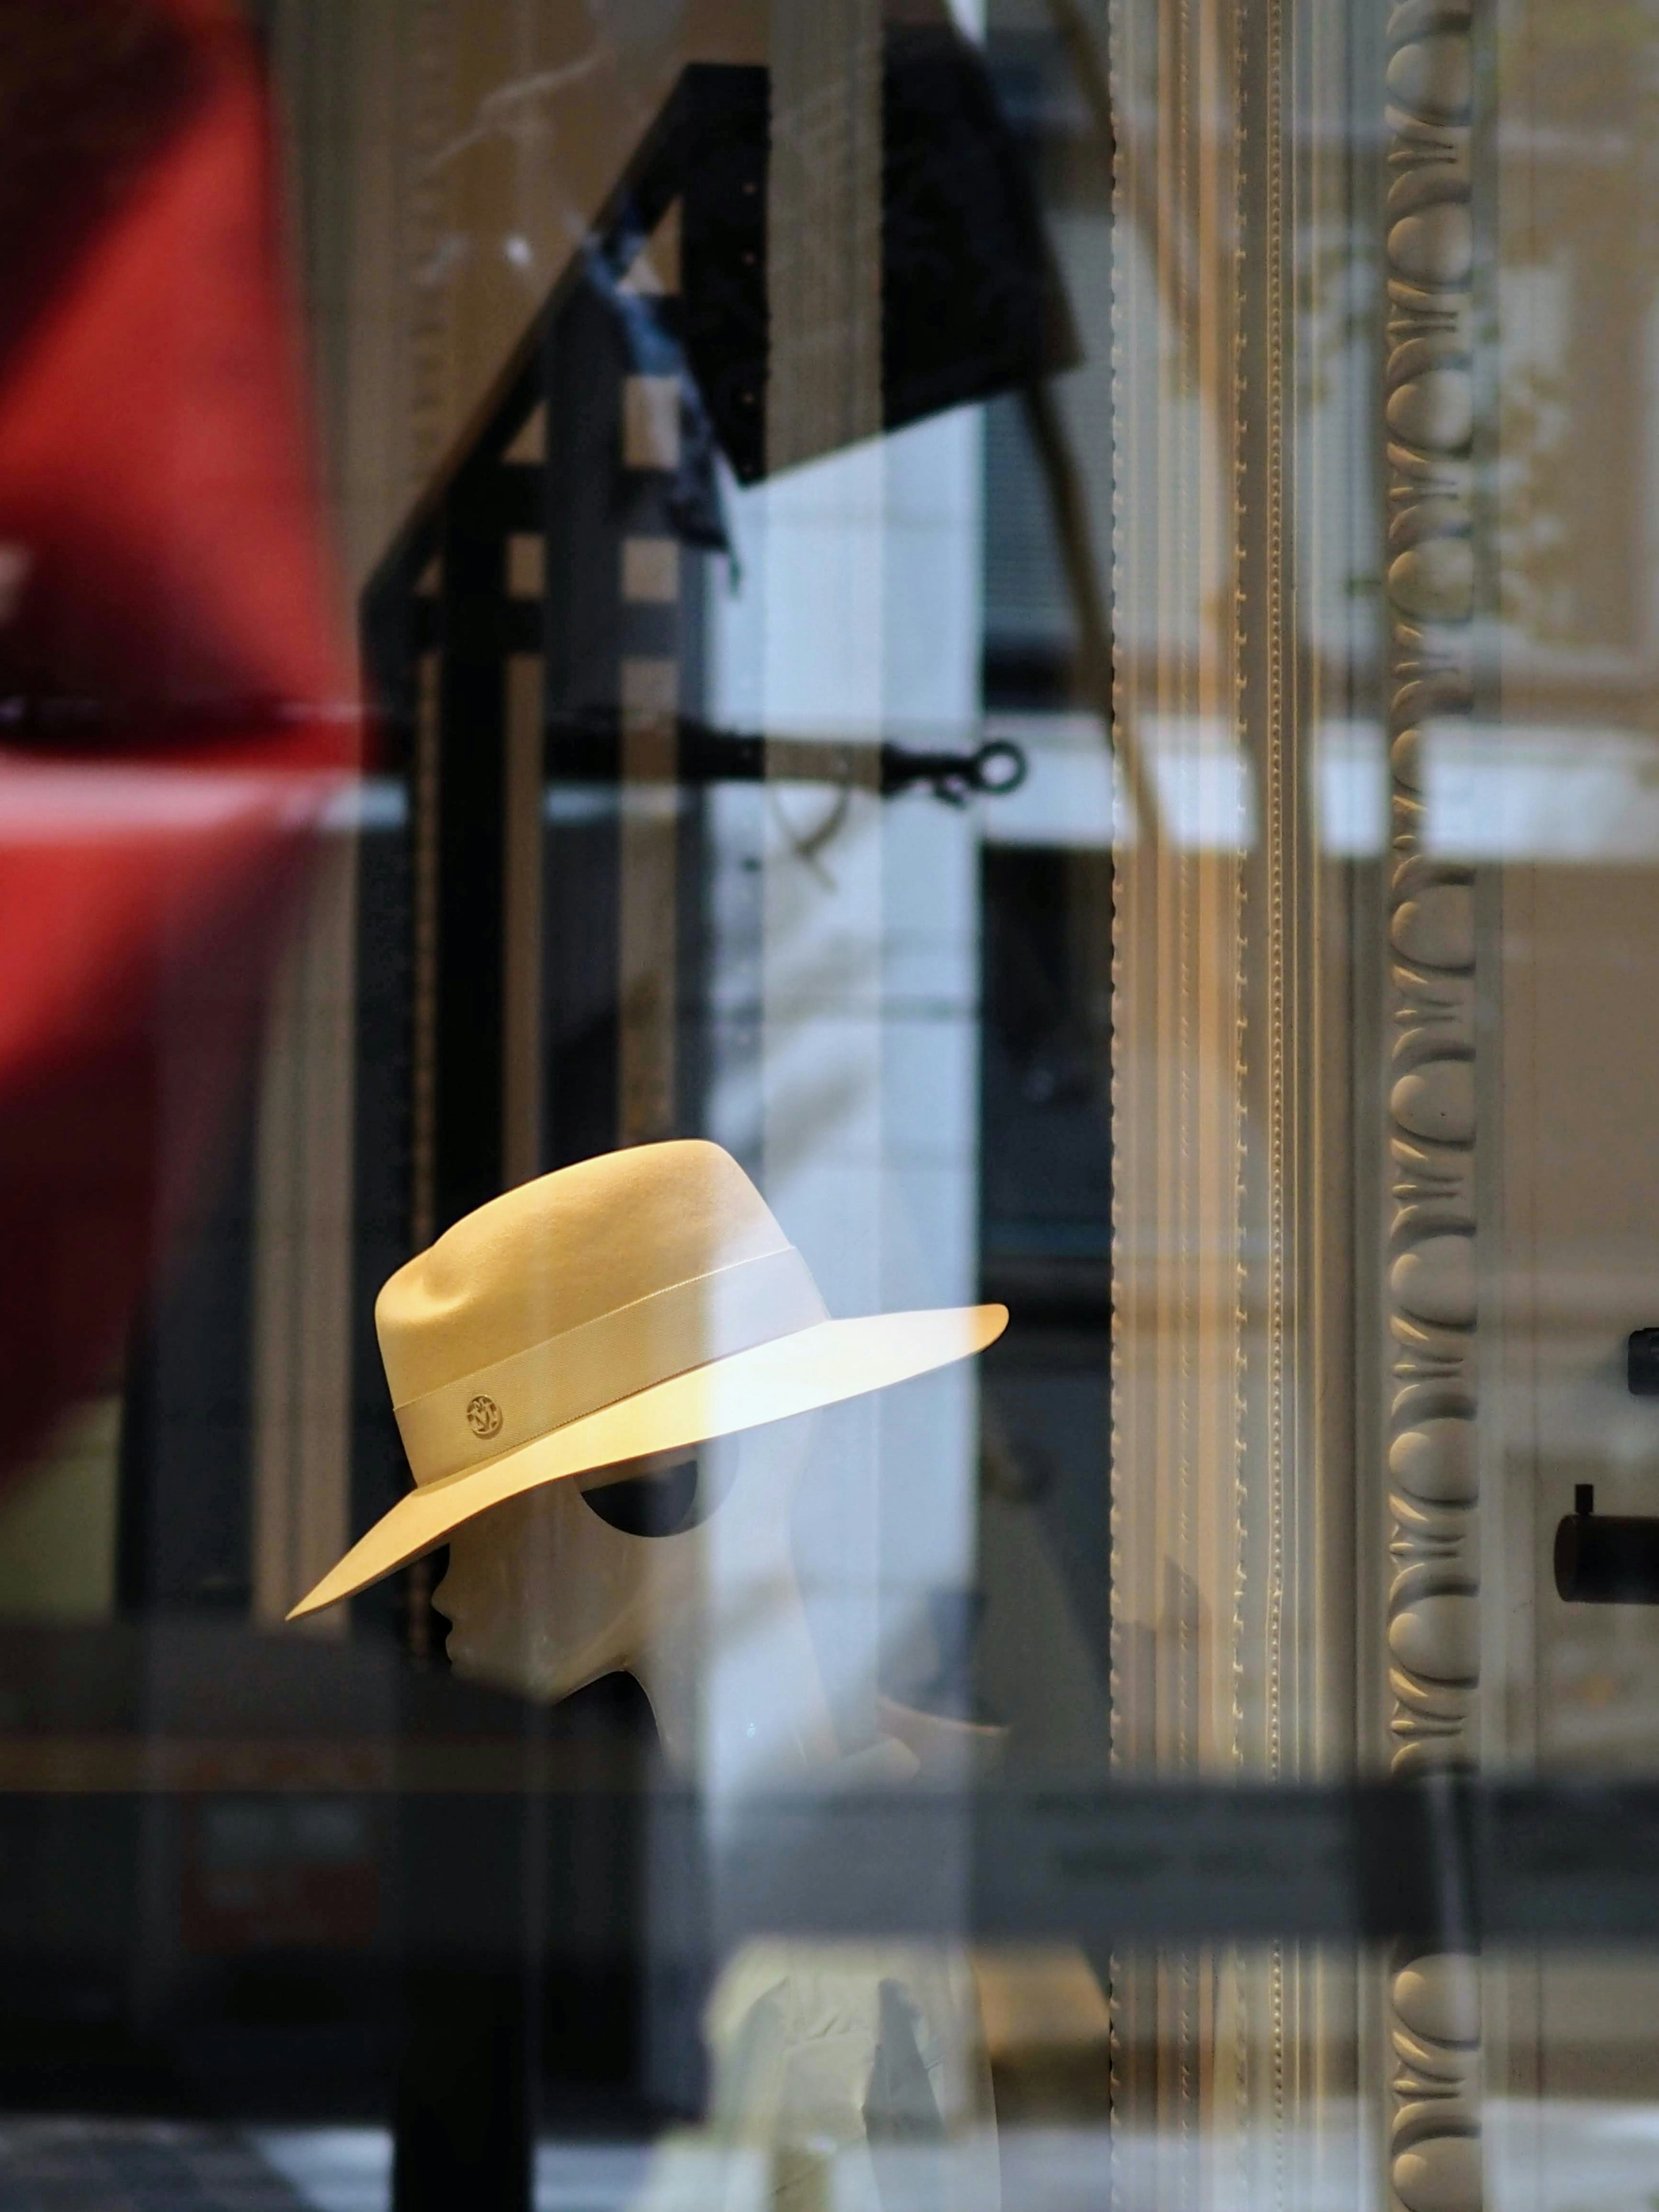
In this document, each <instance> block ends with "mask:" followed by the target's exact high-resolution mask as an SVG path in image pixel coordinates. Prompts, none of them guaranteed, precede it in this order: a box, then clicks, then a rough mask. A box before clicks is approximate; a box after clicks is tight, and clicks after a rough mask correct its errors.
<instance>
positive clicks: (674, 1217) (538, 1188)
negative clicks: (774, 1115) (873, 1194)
mask: <svg viewBox="0 0 1659 2212" xmlns="http://www.w3.org/2000/svg"><path fill="white" fill-rule="evenodd" d="M789 1249H790V1246H789V1240H788V1238H787V1237H785V1235H784V1233H783V1231H781V1229H780V1228H779V1226H778V1225H777V1223H776V1221H775V1219H774V1218H773V1216H772V1212H771V1210H770V1208H769V1206H767V1204H766V1201H765V1200H764V1199H763V1198H762V1196H761V1194H760V1193H759V1192H758V1191H757V1189H756V1188H755V1186H754V1184H753V1183H752V1182H750V1180H749V1177H748V1176H746V1175H745V1174H744V1171H743V1170H742V1169H741V1168H740V1167H739V1166H738V1163H737V1162H736V1161H735V1160H734V1159H733V1158H732V1156H731V1154H730V1153H729V1152H726V1151H724V1150H722V1148H721V1147H720V1146H719V1145H714V1144H709V1143H708V1142H706V1141H705V1140H703V1139H698V1138H685V1139H677V1140H675V1141H673V1142H671V1143H668V1144H660V1145H636V1146H630V1147H629V1149H628V1150H626V1151H623V1152H606V1153H603V1154H601V1156H600V1157H599V1158H597V1159H591V1160H581V1161H579V1162H578V1163H577V1164H576V1165H574V1167H568V1168H559V1169H557V1170H555V1171H554V1173H553V1174H551V1175H545V1176H538V1178H537V1179H536V1180H535V1181H534V1182H527V1183H521V1184H520V1185H519V1187H518V1188H516V1189H513V1190H509V1191H506V1192H504V1193H503V1194H502V1195H501V1197H500V1198H495V1199H491V1200H489V1203H488V1204H487V1205H485V1206H480V1207H479V1208H478V1209H477V1212H474V1213H470V1214H468V1215H467V1216H466V1217H465V1219H463V1220H460V1221H458V1222H457V1223H456V1224H455V1225H454V1226H453V1228H451V1229H447V1230H446V1231H444V1233H443V1235H442V1236H441V1237H439V1238H438V1240H437V1242H436V1243H434V1244H432V1245H430V1246H428V1249H426V1250H425V1251H424V1252H422V1253H418V1254H417V1255H416V1257H415V1258H414V1259H412V1260H410V1261H407V1262H406V1263H405V1264H404V1266H403V1267H399V1268H398V1272H397V1273H396V1274H395V1275H393V1276H392V1278H391V1279H390V1280H389V1281H388V1282H387V1283H386V1285H385V1287H384V1288H383V1289H382V1291H381V1292H380V1297H379V1298H378V1299H377V1300H376V1301H375V1305H374V1326H375V1328H376V1331H377V1332H378V1334H379V1336H380V1356H381V1358H382V1359H383V1361H384V1362H385V1364H386V1381H387V1383H389V1384H390V1386H391V1390H392V1402H393V1403H394V1404H397V1405H402V1404H404V1403H405V1402H407V1401H410V1400H411V1399H414V1398H417V1397H420V1396H422V1395H424V1394H425V1393H427V1392H428V1391H432V1390H435V1389H441V1388H442V1387H443V1386H444V1385H446V1384H447V1383H454V1382H458V1381H459V1380H460V1379H461V1378H463V1377H464V1376H468V1375H471V1374H474V1373H476V1372H477V1370H480V1369H482V1368H485V1367H489V1366H490V1365H492V1364H495V1362H497V1361H500V1360H501V1359H504V1358H508V1357H510V1356H511V1355H512V1354H513V1353H516V1352H525V1351H528V1350H529V1349H530V1348H531V1347H532V1346H535V1345H538V1344H544V1343H545V1342H546V1341H547V1340H549V1339H550V1338H553V1337H557V1336H562V1335H563V1334H566V1333H567V1332H568V1330H571V1329H574V1328H582V1327H583V1326H584V1325H585V1324H586V1323H588V1322H593V1321H597V1320H599V1318H600V1317H601V1316H605V1315H606V1314H610V1313H613V1312H615V1311H617V1310H618V1309H619V1308H621V1307H623V1306H628V1305H631V1304H634V1303H635V1300H636V1299H640V1298H645V1297H652V1296H653V1294H655V1293H656V1292H659V1291H664V1290H666V1289H668V1288H669V1287H670V1286H671V1285H673V1284H676V1283H684V1282H690V1281H691V1280H694V1279H696V1278H697V1277H698V1276H702V1275H707V1274H709V1273H713V1272H714V1270H715V1269H716V1268H720V1267H733V1266H736V1265H737V1264H738V1262H740V1261H745V1260H753V1259H757V1258H759V1257H760V1256H761V1255H763V1254H765V1253H770V1252H785V1251H787V1250H789Z"/></svg>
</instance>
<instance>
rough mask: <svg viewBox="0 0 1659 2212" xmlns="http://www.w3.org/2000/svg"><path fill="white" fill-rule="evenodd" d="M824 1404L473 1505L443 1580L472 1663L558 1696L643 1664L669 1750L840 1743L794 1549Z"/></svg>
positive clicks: (498, 1678)
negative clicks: (796, 1499)
mask: <svg viewBox="0 0 1659 2212" xmlns="http://www.w3.org/2000/svg"><path fill="white" fill-rule="evenodd" d="M811 1427H812V1417H811V1415H810V1414H808V1415H805V1416H801V1417H799V1418H798V1419H794V1420H791V1421H781V1422H777V1423H775V1424H773V1425H771V1426H770V1427H769V1428H765V1429H757V1430H751V1431H747V1432H746V1433H744V1434H743V1435H741V1436H736V1437H721V1438H719V1439H717V1440H716V1441H715V1442H714V1443H708V1444H704V1445H702V1446H701V1447H699V1448H698V1449H696V1451H695V1452H694V1453H686V1452H671V1453H664V1454H661V1455H659V1456H657V1457H656V1458H654V1459H649V1460H639V1461H630V1462H624V1463H623V1464H622V1465H620V1466H617V1467H609V1468H598V1469H596V1470H595V1471H594V1472H593V1473H592V1474H586V1475H581V1476H578V1477H574V1478H572V1479H571V1480H568V1481H562V1482H553V1483H547V1484H544V1486H542V1487H541V1488H539V1489H537V1490H532V1491H528V1492H525V1493H524V1495H522V1496H521V1497H519V1498H510V1499H509V1500H508V1501H507V1503H506V1504H502V1505H498V1506H495V1508H493V1509H492V1510H490V1511H489V1512H488V1513H482V1514H480V1515H479V1516H477V1518H476V1519H475V1520H471V1521H468V1522H465V1523H464V1524H463V1525H462V1526H461V1527H460V1528H458V1529H457V1530H456V1531H455V1532H454V1534H453V1536H452V1537H451V1538H450V1544H449V1567H448V1571H447V1573H446V1574H445V1576H444V1578H443V1580H442V1581H441V1583H440V1584H439V1585H438V1588H437V1589H436V1590H435V1592H434V1595H433V1602H434V1604H435V1606H436V1607H437V1609H438V1610H439V1612H441V1613H443V1614H445V1615H446V1616H447V1618H448V1620H450V1622H451V1623H452V1624H453V1625H452V1627H451V1630H450V1634H449V1638H448V1650H449V1656H450V1658H451V1661H452V1662H453V1664H454V1667H455V1668H456V1671H457V1672H458V1673H459V1674H469V1675H471V1676H474V1677H476V1678H477V1679H480V1680H489V1681H493V1682H495V1683H498V1684H501V1685H503V1686H507V1687H510V1688H513V1689H515V1690H518V1691H519V1692H521V1693H522V1694H524V1695H526V1696H530V1697H535V1698H540V1699H546V1700H547V1701H549V1702H550V1703H556V1702H557V1700H559V1699H562V1698H568V1697H569V1696H570V1695H571V1694H572V1693H573V1692H574V1691H577V1690H580V1689H581V1688H583V1687H584V1686H586V1684H587V1683H589V1682H592V1681H596V1680H598V1679H599V1676H600V1675H602V1674H615V1673H619V1672H620V1673H623V1674H632V1675H634V1676H635V1678H636V1680H638V1681H639V1682H640V1684H641V1686H642V1687H643V1689H644V1690H645V1692H646V1695H647V1698H648V1699H650V1702H651V1707H652V1711H653V1714H654V1715H655V1717H656V1721H657V1726H658V1730H659V1734H660V1735H661V1738H662V1743H663V1750H664V1753H665V1756H666V1757H667V1759H669V1761H670V1763H671V1765H675V1766H676V1767H678V1768H679V1769H681V1770H682V1771H691V1770H692V1769H694V1768H696V1767H697V1766H699V1765H704V1764H707V1763H708V1761H709V1760H710V1759H713V1760H714V1762H715V1763H716V1764H717V1765H726V1764H728V1763H729V1761H728V1760H727V1759H726V1758H725V1757H724V1756H723V1755H722V1747H726V1749H728V1750H730V1749H731V1748H733V1747H735V1749H736V1751H737V1753H738V1759H739V1763H740V1764H741V1765H744V1766H748V1765H754V1764H757V1763H764V1764H769V1765H780V1764H781V1765H783V1766H784V1767H785V1768H789V1767H797V1766H802V1765H815V1764H817V1763H819V1762H820V1761H821V1760H822V1759H833V1758H834V1757H835V1756H836V1744H835V1740H834V1735H833V1732H832V1731H831V1729H830V1728H829V1718H828V1714H827V1711H826V1709H825V1706H824V1699H823V1687H822V1684H821V1681H820V1679H819V1676H818V1672H817V1663H816V1661H815V1659H814V1656H813V1654H812V1650H811V1641H810V1638H808V1635H807V1632H806V1624H805V1614H804V1613H803V1611H802V1608H801V1603H800V1595H799V1589H798V1588H797V1585H796V1582H795V1575H794V1568H793V1562H792V1559H791V1557H790V1546H789V1504H790V1499H791V1498H792V1496H793V1492H794V1488H795V1485H796V1481H797V1480H798V1478H799V1473H800V1469H801V1467H802V1465H803V1464H804V1462H805V1455H806V1451H807V1448H808V1445H809V1443H810V1437H811Z"/></svg>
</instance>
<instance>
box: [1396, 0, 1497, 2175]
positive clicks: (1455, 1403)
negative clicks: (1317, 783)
mask: <svg viewBox="0 0 1659 2212" xmlns="http://www.w3.org/2000/svg"><path fill="white" fill-rule="evenodd" d="M1470 29H1471V25H1470V18H1469V13H1468V6H1467V4H1466V5H1465V6H1463V7H1462V8H1459V7H1455V6H1445V5H1436V4H1431V0H1406V4H1404V5H1402V6H1400V7H1397V8H1395V10H1394V12H1393V14H1392V15H1391V17H1390V20H1389V32H1388V52H1389V60H1388V107H1387V122H1388V141H1387V143H1388V185H1387V197H1386V203H1385V216H1384V221H1385V225H1386V268H1385V276H1386V282H1387V286H1388V323H1387V333H1386V343H1387V370H1386V399H1385V403H1384V405H1385V416H1386V436H1387V440H1388V494H1389V510H1388V517H1387V530H1388V566H1387V580H1386V595H1387V621H1388V690H1389V701H1388V713H1389V763H1390V769H1391V781H1392V807H1391V813H1392V831H1393V849H1392V854H1391V871H1390V877H1389V915H1388V928H1389V1008H1390V1013H1391V1015H1392V1034H1391V1036H1390V1040H1389V1224H1388V1267H1389V1273H1388V1294H1387V1313H1388V1327H1389V1340H1390V1342H1389V1360H1390V1374H1389V1383H1390V1389H1389V1394H1388V1402H1389V1455H1388V1472H1389V1492H1388V1513H1389V1565H1390V1569H1391V1577H1390V1582H1389V1593H1388V1630H1387V1632H1388V1646H1389V1672H1388V1683H1389V1708H1390V1723H1389V1725H1390V1729H1391V1732H1392V1735H1393V1738H1394V1744H1395V1748H1394V1753H1393V1758H1392V1765H1393V1767H1394V1770H1395V1772H1397V1773H1413V1772H1421V1771H1425V1770H1426V1769H1430V1768H1434V1767H1444V1766H1451V1765H1465V1764H1468V1763H1469V1762H1471V1761H1472V1760H1473V1759H1474V1724H1475V1700H1476V1696H1477V1692H1478V1688H1479V1637H1478V1632H1477V1619H1478V1608H1479V1602H1480V1595H1479V1570H1478V1565H1477V1559H1476V1553H1475V1533H1476V1527H1475V1524H1476V1516H1477V1512H1478V1509H1479V1504H1480V1499H1479V1488H1478V1476H1477V1470H1476V1460H1475V1450H1474V1423H1475V1416H1476V1404H1477V1396H1476V1394H1477V1377H1476V1373H1475V1347H1476V1336H1475V1322H1476V1312H1475V1272H1474V1227H1475V1219H1474V1146H1475V1108H1474V1053H1475V1041H1474V957H1475V948H1474V884H1473V879H1472V876H1471V872H1470V871H1469V870H1468V868H1464V867H1460V866H1456V865H1455V864H1453V863H1450V862H1448V861H1445V860H1438V859H1435V858H1433V857H1431V855H1430V854H1428V853H1427V852H1426V851H1425V844H1424V839H1423V835H1422V829H1423V805H1424V800H1423V755H1424V732H1425V727H1426V726H1427V725H1428V724H1429V722H1430V721H1431V720H1437V721H1439V722H1441V723H1444V722H1445V721H1447V720H1453V719H1455V718H1456V717H1459V716H1467V715H1468V714H1470V712H1471V711H1472V708H1473V704H1474V671H1473V653H1472V632H1473V618H1474V546H1473V543H1472V540H1471V526H1470V507H1471V496H1470V495H1471V483H1470V471H1471V462H1470V458H1469V450H1470V443H1471V438H1472V435H1473V430H1474V372H1473V365H1472V361H1471V355H1472V351H1473V345H1472V328H1471V324H1472V313H1473V308H1472V278H1473V270H1474V228H1473V216H1472V210H1471V204H1470V201H1471V191H1470V161H1469V137H1470V108H1471V97H1472V84H1473V74H1474V68H1473V64H1474V56H1473V51H1472V40H1471V37H1470ZM1388 2013H1389V2018H1388V2036H1389V2051H1388V2063H1389V2076H1390V2078H1389V2106H1388V2108H1389V2178H1390V2181H1391V2184H1392V2186H1393V2191H1394V2194H1395V2198H1396V2200H1397V2202H1398V2203H1401V2205H1403V2206H1404V2207H1405V2208H1406V2212H1476V2208H1478V2207H1479V2205H1480V2203H1481V2197H1482V2190H1481V2171H1480V2165H1481V2162H1480V2123H1479V2117H1478V2112H1479V2105H1478V2099H1479V2075H1480V1982H1479V1968H1478V1962H1477V1961H1476V1960H1474V1958H1472V1957H1469V1956H1468V1955H1467V1954H1462V1953H1455V1952H1450V1951H1438V1952H1431V1953H1428V1954H1425V1953H1424V1952H1423V1951H1422V1950H1421V1948H1417V1949H1416V1950H1415V1951H1413V1949H1412V1948H1407V1949H1404V1950H1402V1951H1401V1952H1399V1953H1397V1954H1395V1957H1394V1958H1393V1959H1392V1960H1391V1961H1390V1962H1389V1981H1388Z"/></svg>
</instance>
